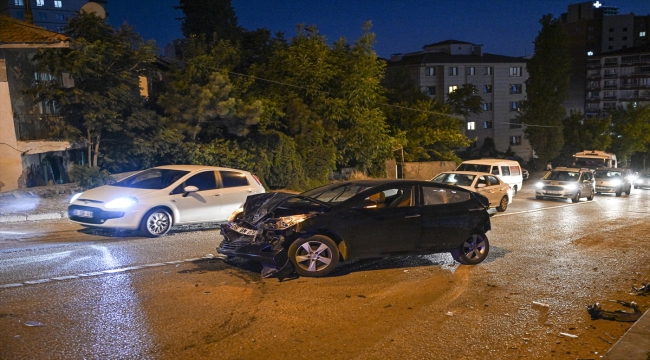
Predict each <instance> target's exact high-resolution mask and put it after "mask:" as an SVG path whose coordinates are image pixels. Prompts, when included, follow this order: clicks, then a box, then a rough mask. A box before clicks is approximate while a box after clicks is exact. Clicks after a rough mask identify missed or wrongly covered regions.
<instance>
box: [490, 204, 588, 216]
mask: <svg viewBox="0 0 650 360" xmlns="http://www.w3.org/2000/svg"><path fill="white" fill-rule="evenodd" d="M582 204H595V203H594V202H593V201H583V202H578V203H571V204H564V205H558V206H548V207H543V208H539V209H530V210H522V211H517V212H510V213H503V214H498V215H494V216H492V217H493V218H495V217H500V216H508V215H517V214H524V213H529V212H535V211H542V210H549V209H557V208H563V207H567V206H575V205H582Z"/></svg>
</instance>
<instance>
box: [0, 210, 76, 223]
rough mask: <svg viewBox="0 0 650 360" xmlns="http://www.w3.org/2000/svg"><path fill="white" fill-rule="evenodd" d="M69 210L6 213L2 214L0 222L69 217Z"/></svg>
mask: <svg viewBox="0 0 650 360" xmlns="http://www.w3.org/2000/svg"><path fill="white" fill-rule="evenodd" d="M67 218H68V212H67V211H60V212H49V213H42V214H28V215H6V216H0V223H7V222H20V221H33V220H54V219H67Z"/></svg>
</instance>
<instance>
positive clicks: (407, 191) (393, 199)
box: [384, 187, 415, 208]
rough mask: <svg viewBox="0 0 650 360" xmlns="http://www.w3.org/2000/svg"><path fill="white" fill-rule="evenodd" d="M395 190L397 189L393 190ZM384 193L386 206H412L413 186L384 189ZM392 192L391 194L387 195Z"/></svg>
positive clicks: (413, 202)
mask: <svg viewBox="0 0 650 360" xmlns="http://www.w3.org/2000/svg"><path fill="white" fill-rule="evenodd" d="M395 190H397V191H395ZM384 193H385V194H386V204H387V206H386V207H389V208H396V207H408V206H414V205H415V201H414V196H413V195H414V191H413V188H411V187H407V188H400V189H389V190H385V191H384ZM389 194H392V195H389Z"/></svg>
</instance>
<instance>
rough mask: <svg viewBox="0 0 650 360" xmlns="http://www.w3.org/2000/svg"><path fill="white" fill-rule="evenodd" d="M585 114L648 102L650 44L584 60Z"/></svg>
mask: <svg viewBox="0 0 650 360" xmlns="http://www.w3.org/2000/svg"><path fill="white" fill-rule="evenodd" d="M586 68H587V76H586V81H587V86H586V96H585V104H586V105H585V115H586V116H587V117H599V116H607V114H608V113H609V111H610V110H613V109H616V108H617V107H619V106H622V107H625V108H626V107H627V106H628V105H632V106H636V105H645V104H648V103H650V44H649V45H645V46H639V47H631V48H626V49H621V50H617V51H610V52H605V53H602V54H601V55H599V56H593V57H591V58H590V59H589V60H587V64H586Z"/></svg>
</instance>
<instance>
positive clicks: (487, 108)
mask: <svg viewBox="0 0 650 360" xmlns="http://www.w3.org/2000/svg"><path fill="white" fill-rule="evenodd" d="M483 111H492V103H483Z"/></svg>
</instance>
